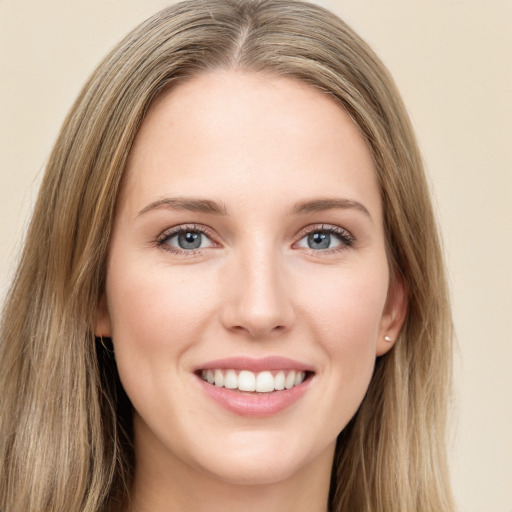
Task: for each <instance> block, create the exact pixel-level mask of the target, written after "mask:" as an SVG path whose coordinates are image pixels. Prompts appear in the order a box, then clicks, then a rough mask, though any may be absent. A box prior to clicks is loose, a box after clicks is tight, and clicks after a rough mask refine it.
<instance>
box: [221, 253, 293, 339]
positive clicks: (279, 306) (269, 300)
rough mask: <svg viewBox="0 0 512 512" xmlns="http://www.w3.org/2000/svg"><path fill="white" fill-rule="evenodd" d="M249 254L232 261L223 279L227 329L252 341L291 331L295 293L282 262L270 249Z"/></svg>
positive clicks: (223, 319)
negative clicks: (293, 294) (293, 296)
mask: <svg viewBox="0 0 512 512" xmlns="http://www.w3.org/2000/svg"><path fill="white" fill-rule="evenodd" d="M247 252H248V253H250V254H246V255H245V256H240V257H238V258H236V261H231V265H230V267H229V271H228V272H226V275H225V276H224V277H223V280H225V281H227V282H225V284H224V287H223V288H224V290H225V292H226V295H225V301H224V304H223V308H222V323H223V325H224V327H225V328H226V329H228V330H230V331H232V332H238V333H240V334H244V335H246V336H248V337H250V338H252V339H264V338H268V337H273V336H275V335H277V334H279V333H283V332H286V331H289V330H290V329H291V327H292V325H293V323H294V321H295V313H294V307H293V301H292V300H291V299H292V293H293V290H292V287H291V284H292V283H290V282H289V280H287V279H286V275H285V272H284V268H283V263H282V261H281V259H280V258H279V256H278V255H276V254H273V251H272V250H270V249H268V250H258V251H254V250H249V251H247Z"/></svg>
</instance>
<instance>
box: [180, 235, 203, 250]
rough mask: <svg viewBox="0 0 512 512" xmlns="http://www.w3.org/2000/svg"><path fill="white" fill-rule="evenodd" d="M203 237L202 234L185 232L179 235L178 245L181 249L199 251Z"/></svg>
mask: <svg viewBox="0 0 512 512" xmlns="http://www.w3.org/2000/svg"><path fill="white" fill-rule="evenodd" d="M201 236H202V235H201V233H197V232H193V231H185V232H183V233H180V234H179V235H178V245H179V247H180V248H181V249H199V247H201Z"/></svg>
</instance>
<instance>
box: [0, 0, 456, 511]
mask: <svg viewBox="0 0 512 512" xmlns="http://www.w3.org/2000/svg"><path fill="white" fill-rule="evenodd" d="M1 339H2V344H1V359H2V368H3V371H2V376H1V381H0V382H1V389H2V393H1V396H2V398H1V400H2V402H1V404H0V410H1V411H2V413H1V414H2V415H1V427H0V429H1V433H2V434H1V441H0V443H1V449H0V458H1V460H2V465H1V470H0V471H1V473H0V500H1V501H0V509H1V510H6V511H22V510H23V511H43V510H45V511H47V510H81V511H90V510H122V511H128V510H137V511H143V510H152V511H159V510H171V511H174V510H206V509H208V510H220V509H221V507H222V509H226V508H231V509H241V510H253V509H254V510H255V509H256V507H257V508H258V510H260V509H264V510H278V509H279V510H287V509H290V510H291V509H292V508H293V510H299V511H300V510H308V511H313V510H318V511H321V510H322V511H325V510H332V511H343V510H346V511H349V510H350V511H355V510H357V511H359V510H360V511H376V510H387V511H391V510H392V511H397V510H398V511H404V512H405V511H407V512H410V511H411V510H415V511H432V510H436V511H439V510H446V511H449V510H452V509H453V506H452V500H451V494H450V489H449V483H448V477H447V468H446V457H445V450H444V427H445V415H446V401H447V392H448V389H449V370H450V356H451V319H450V312H449V304H448V298H447V292H446V284H445V278H444V269H443V263H442V257H441V252H440V248H439V242H438V236H437V231H436V227H435V223H434V219H433V214H432V208H431V204H430V200H429V194H428V188H427V186H426V183H425V178H424V174H423V170H422V164H421V159H420V156H419V152H418V149H417V146H416V143H415V140H414V136H413V134H412V130H411V127H410V124H409V121H408V118H407V115H406V113H405V110H404V108H403V105H402V103H401V101H400V98H399V95H398V93H397V91H396V89H395V87H394V85H393V82H392V80H391V78H390V77H389V75H388V74H387V71H386V70H385V69H384V68H383V66H382V64H381V63H380V62H379V60H378V59H377V58H376V57H375V55H374V54H373V53H372V52H371V50H370V49H369V48H368V47H367V45H366V44H365V43H364V42H362V41H361V40H360V38H359V37H358V36H357V35H355V34H354V33H353V32H352V31H351V30H350V29H349V28H348V27H347V26H346V25H345V24H344V23H343V22H342V21H341V20H339V19H338V18H337V17H335V16H334V15H332V14H331V13H329V12H328V11H326V10H324V9H322V8H320V7H317V6H313V5H310V4H307V3H302V2H295V1H288V0H284V1H283V0H269V1H264V0H262V1H249V2H246V1H242V2H237V1H226V0H206V1H199V0H191V1H188V2H184V3H181V4H177V5H175V6H173V7H170V8H168V9H166V10H164V11H162V12H160V13H158V14H157V15H155V16H154V17H152V18H150V19H149V20H147V21H146V22H144V23H143V24H142V25H140V26H139V27H138V28H136V29H135V30H134V31H133V32H132V33H130V34H129V35H128V36H127V37H126V38H125V39H124V40H123V41H122V42H121V43H120V44H119V45H117V46H116V47H115V48H114V49H113V50H112V52H111V53H110V54H109V56H107V58H106V59H105V60H104V61H103V62H102V64H101V65H100V66H99V67H98V69H97V70H96V72H95V73H94V74H93V76H92V77H91V79H90V80H89V82H88V83H87V84H86V86H85V88H84V89H83V91H82V93H81V94H80V96H79V98H78V99H77V101H76V103H75V105H74V106H73V108H72V109H71V112H70V114H69V115H68V117H67V119H66V121H65V123H64V126H63V128H62V131H61V134H60V136H59V138H58V140H57V143H56V145H55V148H54V150H53V153H52V155H51V157H50V160H49V162H48V167H47V171H46V175H45V178H44V181H43V184H42V187H41V191H40V195H39V199H38V201H37V204H36V207H35V211H34V215H33V220H32V223H31V226H30V229H29V233H28V235H27V240H26V244H25V250H24V252H23V255H22V259H21V262H20V266H19V269H18V272H17V274H16V278H15V281H14V284H13V287H12V290H11V293H10V295H9V298H8V300H7V302H6V306H5V310H4V316H3V324H2V338H1Z"/></svg>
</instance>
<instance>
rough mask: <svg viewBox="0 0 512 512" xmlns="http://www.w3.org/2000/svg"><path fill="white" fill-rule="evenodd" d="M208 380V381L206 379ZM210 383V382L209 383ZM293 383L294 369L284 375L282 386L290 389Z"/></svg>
mask: <svg viewBox="0 0 512 512" xmlns="http://www.w3.org/2000/svg"><path fill="white" fill-rule="evenodd" d="M208 382H209V381H208ZM210 384H211V383H210ZM294 384H295V372H294V371H291V372H290V373H289V374H288V375H287V376H286V379H285V380H284V387H285V388H286V389H291V388H293V386H294Z"/></svg>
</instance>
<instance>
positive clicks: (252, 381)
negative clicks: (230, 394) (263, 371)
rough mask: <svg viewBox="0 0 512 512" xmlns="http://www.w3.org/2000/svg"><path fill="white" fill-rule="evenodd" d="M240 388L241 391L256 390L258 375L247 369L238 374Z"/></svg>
mask: <svg viewBox="0 0 512 512" xmlns="http://www.w3.org/2000/svg"><path fill="white" fill-rule="evenodd" d="M238 389H239V390H240V391H256V376H255V375H254V373H252V372H249V371H247V370H242V371H241V372H240V373H239V374H238Z"/></svg>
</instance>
